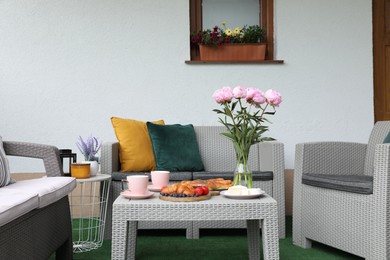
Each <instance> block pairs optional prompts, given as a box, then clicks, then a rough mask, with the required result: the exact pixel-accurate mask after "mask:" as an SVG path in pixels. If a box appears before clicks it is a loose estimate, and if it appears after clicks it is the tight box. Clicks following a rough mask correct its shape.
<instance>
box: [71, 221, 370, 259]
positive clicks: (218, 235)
mask: <svg viewBox="0 0 390 260" xmlns="http://www.w3.org/2000/svg"><path fill="white" fill-rule="evenodd" d="M286 220H287V237H286V239H281V240H279V244H280V259H281V260H283V259H302V260H309V259H310V260H338V259H355V260H360V259H363V258H360V257H357V256H354V255H351V254H348V253H345V252H343V251H340V250H337V249H334V248H332V247H328V246H325V245H322V244H319V243H314V242H313V247H312V248H310V249H303V248H300V247H297V246H294V245H293V244H292V218H291V217H287V219H286ZM200 235H201V237H200V239H193V240H191V239H186V238H185V231H184V230H158V231H157V230H140V231H139V234H138V238H137V248H136V259H151V260H153V259H164V260H165V259H167V260H169V259H172V260H173V259H175V260H176V259H186V260H187V259H188V260H191V259H194V260H199V259H202V260H208V259H210V260H218V259H223V260H227V259H237V260H239V259H248V245H247V240H246V231H245V230H227V229H224V230H218V229H215V230H211V229H209V230H201V233H200ZM73 257H74V260H100V259H101V260H109V259H111V240H105V241H104V243H103V246H102V247H100V248H99V249H96V250H93V251H90V252H85V253H77V254H73Z"/></svg>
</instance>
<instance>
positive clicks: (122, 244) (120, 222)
mask: <svg viewBox="0 0 390 260" xmlns="http://www.w3.org/2000/svg"><path fill="white" fill-rule="evenodd" d="M112 216H113V217H112V246H111V259H112V260H124V259H125V257H126V233H127V220H126V219H125V218H123V219H122V218H121V216H120V214H119V213H116V212H115V207H114V210H113V214H112Z"/></svg>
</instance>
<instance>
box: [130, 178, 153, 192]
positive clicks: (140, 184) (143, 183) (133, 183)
mask: <svg viewBox="0 0 390 260" xmlns="http://www.w3.org/2000/svg"><path fill="white" fill-rule="evenodd" d="M148 182H149V177H148V176H146V175H133V176H127V186H128V188H129V190H130V191H131V193H134V194H139V195H141V194H145V193H146V190H147V188H148Z"/></svg>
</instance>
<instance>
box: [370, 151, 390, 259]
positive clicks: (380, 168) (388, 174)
mask: <svg viewBox="0 0 390 260" xmlns="http://www.w3.org/2000/svg"><path fill="white" fill-rule="evenodd" d="M389 199H390V144H377V145H376V147H375V155H374V192H373V200H372V204H373V205H372V208H371V209H372V210H371V216H372V220H371V223H372V227H371V232H370V233H371V234H370V243H371V246H372V247H373V248H375V247H380V246H382V245H384V246H385V245H386V243H388V240H389V237H388V235H387V234H386V228H383V227H384V226H386V221H387V220H388V219H389V216H388V212H390V202H389V201H390V200H389ZM372 239H374V240H372ZM378 241H380V243H381V244H380V245H378ZM376 256H378V255H376ZM379 257H384V258H386V256H385V255H383V256H381V255H380V256H379Z"/></svg>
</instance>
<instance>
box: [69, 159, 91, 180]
mask: <svg viewBox="0 0 390 260" xmlns="http://www.w3.org/2000/svg"><path fill="white" fill-rule="evenodd" d="M90 172H91V166H90V163H72V165H71V176H72V177H74V178H76V179H87V178H89V177H90Z"/></svg>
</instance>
